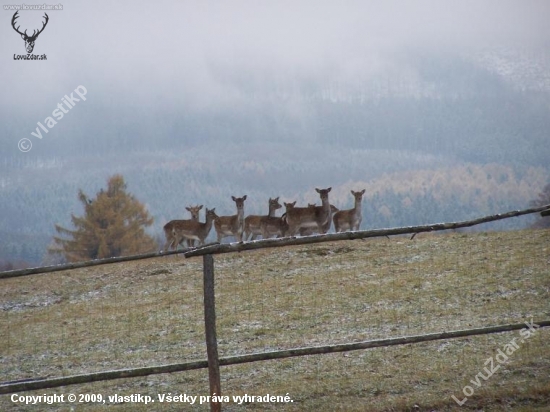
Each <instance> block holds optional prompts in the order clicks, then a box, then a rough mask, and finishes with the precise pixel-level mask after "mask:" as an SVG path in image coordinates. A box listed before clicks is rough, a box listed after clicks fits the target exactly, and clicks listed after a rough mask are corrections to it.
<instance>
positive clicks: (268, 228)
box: [260, 201, 296, 239]
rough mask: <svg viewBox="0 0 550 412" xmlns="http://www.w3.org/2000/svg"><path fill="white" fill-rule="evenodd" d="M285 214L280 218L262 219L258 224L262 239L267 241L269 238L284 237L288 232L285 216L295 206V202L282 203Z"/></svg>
mask: <svg viewBox="0 0 550 412" xmlns="http://www.w3.org/2000/svg"><path fill="white" fill-rule="evenodd" d="M283 204H284V205H285V209H286V212H285V213H284V214H283V215H282V216H281V217H269V216H267V217H264V218H263V219H262V221H261V222H260V230H261V232H262V237H263V238H264V239H269V238H270V237H271V236H277V237H284V236H286V232H287V231H288V224H287V223H286V214H287V212H288V211H289V210H290V209H292V208H293V207H294V206H295V205H296V201H294V202H292V203H286V202H283Z"/></svg>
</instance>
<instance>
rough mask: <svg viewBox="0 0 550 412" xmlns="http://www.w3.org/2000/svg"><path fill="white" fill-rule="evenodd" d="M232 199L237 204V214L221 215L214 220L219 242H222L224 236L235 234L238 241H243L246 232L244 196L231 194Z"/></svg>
mask: <svg viewBox="0 0 550 412" xmlns="http://www.w3.org/2000/svg"><path fill="white" fill-rule="evenodd" d="M231 199H233V201H234V202H235V204H236V205H237V214H236V215H232V216H220V217H218V218H217V219H216V220H215V221H214V228H215V229H216V233H217V234H218V242H221V241H222V239H223V238H224V237H227V236H235V238H236V239H237V242H242V241H243V232H244V201H245V200H246V195H244V196H243V197H235V196H231Z"/></svg>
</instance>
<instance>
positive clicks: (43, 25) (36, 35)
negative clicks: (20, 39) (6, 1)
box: [11, 11, 50, 40]
mask: <svg viewBox="0 0 550 412" xmlns="http://www.w3.org/2000/svg"><path fill="white" fill-rule="evenodd" d="M17 13H19V11H16V12H15V14H14V15H13V17H12V19H11V25H12V27H13V29H14V30H15V31H16V32H17V33H19V34H20V35H21V36H25V38H27V39H29V40H35V39H36V38H37V37H38V35H39V34H40V33H42V32H43V31H44V28H45V27H46V25H47V24H48V21H49V20H50V18H49V17H48V14H47V13H44V17H45V18H46V21H45V22H44V23H42V28H41V29H40V30H38V33H37V32H36V30H34V31H33V33H32V36H29V35H28V34H27V30H25V33H21V32H20V31H19V27H21V26H17V28H15V23H16V22H15V20H16V19H18V18H19V16H18V15H17Z"/></svg>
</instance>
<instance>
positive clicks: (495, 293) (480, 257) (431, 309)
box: [0, 230, 550, 411]
mask: <svg viewBox="0 0 550 412" xmlns="http://www.w3.org/2000/svg"><path fill="white" fill-rule="evenodd" d="M215 274H216V300H217V301H216V304H217V325H218V341H219V352H220V357H224V356H230V355H237V354H246V353H252V352H261V351H267V350H277V349H287V348H294V347H303V346H316V345H326V344H336V343H348V342H357V341H362V340H370V339H378V338H387V337H399V336H407V335H415V334H422V333H431V332H441V331H444V330H447V331H450V330H457V329H468V328H472V327H482V326H491V325H499V324H505V323H518V322H519V323H522V322H526V321H530V320H531V319H534V320H535V321H536V320H543V319H546V320H547V319H550V231H548V230H539V231H516V232H494V233H493V232H489V233H475V234H471V233H469V234H463V233H449V234H444V235H432V234H428V235H418V236H417V237H415V239H414V240H412V241H411V240H409V239H408V238H406V237H394V238H391V239H385V238H383V239H372V240H367V241H361V240H356V241H342V242H337V243H325V244H319V245H311V246H295V247H283V248H278V249H269V250H257V251H250V252H242V253H235V254H227V255H217V256H215ZM0 307H1V309H2V312H1V318H0V319H1V320H0V322H1V323H0V336H1V337H2V339H1V340H0V376H1V378H0V380H2V381H9V380H17V379H25V378H32V377H58V376H66V375H73V374H79V373H86V372H96V371H104V370H112V369H121V368H133V367H142V366H152V365H163V364H169V363H178V362H186V361H191V360H199V359H205V358H206V350H205V346H204V329H203V312H202V260H201V259H200V258H192V259H188V260H186V259H184V258H182V257H177V256H175V257H165V258H158V259H151V260H144V261H136V262H130V263H119V264H112V265H105V266H97V267H93V268H88V269H77V270H71V271H66V272H58V273H52V274H44V275H34V276H28V277H22V278H14V279H7V280H2V281H1V287H0ZM522 337H524V336H522V335H520V332H519V331H516V332H508V333H500V334H493V335H485V336H477V337H469V338H460V339H454V340H448V341H436V342H431V343H422V344H414V345H405V346H398V347H391V348H379V349H370V350H361V351H353V352H345V353H337V354H329V355H314V356H307V357H300V358H292V359H286V360H279V361H265V362H257V363H251V364H245V365H238V366H228V367H222V368H221V376H222V392H223V394H224V395H228V396H230V397H231V396H233V395H239V396H241V395H244V394H248V395H255V396H257V395H265V394H267V393H269V394H272V395H282V396H284V395H286V394H288V395H289V396H290V397H291V398H292V400H293V402H292V403H278V404H266V403H248V404H242V405H238V404H235V403H233V402H230V403H227V404H225V405H224V410H226V411H236V410H288V411H463V410H468V411H550V345H549V342H550V341H549V337H550V328H545V329H539V330H536V331H535V332H532V334H531V336H530V337H529V338H525V339H524V340H523V342H522V341H521V340H520V339H521V338H522ZM513 339H515V340H514V342H515V343H516V344H517V348H516V350H515V351H514V353H513V354H510V356H509V359H508V360H507V361H506V362H504V363H502V364H500V363H498V365H499V369H498V370H497V371H496V372H495V373H494V374H493V375H492V376H490V377H488V379H487V380H484V379H481V380H480V379H479V377H478V378H477V380H478V382H479V386H478V385H475V384H474V383H472V382H471V381H472V380H474V381H475V380H476V375H478V374H479V373H480V372H482V373H484V374H485V375H486V373H485V372H483V371H484V369H483V368H484V367H486V366H487V363H486V361H487V360H488V359H489V358H491V357H493V358H494V357H495V356H496V355H497V354H498V353H499V352H498V350H499V349H500V350H502V349H503V348H504V347H505V345H506V344H509V343H510V342H511V341H512V340H513ZM494 359H496V358H494ZM495 365H497V362H496V361H495ZM467 385H468V386H470V387H472V389H473V394H472V395H471V396H470V397H468V399H467V401H466V402H465V403H464V404H463V406H459V405H458V404H457V403H456V402H455V401H454V400H453V398H452V395H454V396H455V397H456V398H457V399H459V400H462V399H463V398H464V397H465V395H464V393H463V388H464V387H465V386H467ZM54 393H57V394H68V393H74V394H102V395H103V396H104V397H105V398H106V397H107V396H109V395H114V394H118V395H122V396H126V395H131V394H138V393H139V394H141V395H149V396H152V397H153V398H154V399H158V398H157V395H158V394H168V393H170V394H172V395H179V394H188V395H193V396H200V395H203V396H205V395H208V372H207V370H205V369H203V370H197V371H191V372H181V373H174V374H164V375H155V376H150V377H147V378H133V379H120V380H112V381H106V382H97V383H93V384H86V385H74V386H67V387H63V388H57V389H47V390H42V391H33V392H28V393H22V394H23V395H42V394H54ZM71 406H72V407H74V408H73V409H74V410H78V411H80V410H82V411H96V410H97V411H100V410H101V411H104V410H111V409H112V410H115V411H151V410H174V411H179V410H209V407H208V405H196V404H195V405H192V406H191V405H188V404H185V405H184V404H179V403H170V404H167V403H163V404H160V403H159V402H158V400H157V401H156V402H155V403H154V404H149V405H143V404H137V403H128V402H127V403H117V404H114V403H110V402H109V401H107V402H106V404H95V403H91V402H87V403H86V402H84V403H81V404H80V403H79V404H68V403H65V404H56V405H45V404H41V405H34V406H32V405H28V406H25V405H21V404H14V403H12V402H11V400H10V395H0V411H8V410H18V411H42V410H60V411H68V410H73V409H71Z"/></svg>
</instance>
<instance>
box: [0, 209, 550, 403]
mask: <svg viewBox="0 0 550 412" xmlns="http://www.w3.org/2000/svg"><path fill="white" fill-rule="evenodd" d="M549 210H550V205H546V206H541V207H536V208H530V209H524V210H517V211H511V212H507V213H503V214H497V215H492V216H486V217H482V218H478V219H474V220H469V221H461V222H452V223H436V224H430V225H423V226H410V227H401V228H391V229H378V230H364V231H355V232H344V233H333V234H326V235H315V236H306V237H291V238H282V239H265V240H264V239H262V240H258V241H252V242H241V243H230V244H210V245H206V246H204V247H201V248H198V249H187V250H180V251H172V252H164V253H162V252H159V253H149V254H142V255H135V256H126V257H120V258H110V259H102V260H96V261H89V262H79V263H72V264H67V265H58V266H50V267H43V268H31V269H22V270H14V271H8V272H3V273H0V279H6V278H12V277H19V276H29V275H36V274H45V273H51V272H56V271H63V270H69V269H75V268H81V267H89V266H97V265H104V264H113V263H117V262H127V261H132V260H140V259H150V258H154V257H160V256H166V255H172V254H183V255H184V256H185V257H186V258H190V257H193V256H202V257H203V290H204V324H205V342H206V353H207V360H204V361H196V362H187V363H179V364H170V365H161V366H151V367H145V368H134V369H124V370H116V371H106V372H98V373H91V374H83V375H73V376H66V377H62V378H53V379H33V380H23V381H12V382H4V383H2V384H0V394H8V393H15V392H20V391H29V390H37V389H45V388H53V387H59V386H66V385H72V384H82V383H89V382H96V381H104V380H111V379H121V378H130V377H140V376H147V375H154V374H162V373H172V372H180V371H186V370H192V369H201V368H208V373H209V381H210V395H211V396H212V395H214V394H216V395H218V396H219V395H221V393H222V392H221V391H222V388H221V383H220V366H227V365H235V364H241V363H249V362H257V361H262V360H272V359H283V358H289V357H296V356H305V355H314V354H324V353H334V352H345V351H353V350H360V349H369V348H376V347H385V346H395V345H405V344H411V343H418V342H428V341H435V340H443V339H453V338H459V337H465V336H474V335H485V334H492V333H501V332H508V331H513V330H518V329H522V328H524V327H525V324H507V325H498V326H491V327H484V328H476V329H467V330H458V331H450V332H441V333H431V334H423V335H415V336H406V337H400V338H389V339H378V340H370V341H363V342H356V343H350V344H339V345H326V346H315V347H304V348H295V349H289V350H283V351H272V352H262V353H255V354H248V355H242V356H233V357H225V358H219V357H218V344H217V338H216V303H215V290H214V257H213V256H214V255H216V254H220V253H231V252H240V251H244V250H253V249H262V248H271V247H281V246H293V245H304V244H313V243H321V242H333V241H339V240H353V239H366V238H372V237H379V236H393V235H405V234H412V237H411V239H412V238H414V236H415V235H416V234H418V233H423V232H434V231H443V230H452V229H459V228H465V227H471V226H475V225H479V224H482V223H488V222H492V221H497V220H501V219H507V218H512V217H516V216H522V215H527V214H532V213H539V212H542V213H541V214H544V215H547V213H548V211H549ZM536 324H537V325H539V326H540V327H548V326H550V320H537V321H536ZM210 407H211V410H212V411H220V410H221V403H218V402H212V403H211V405H210Z"/></svg>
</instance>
